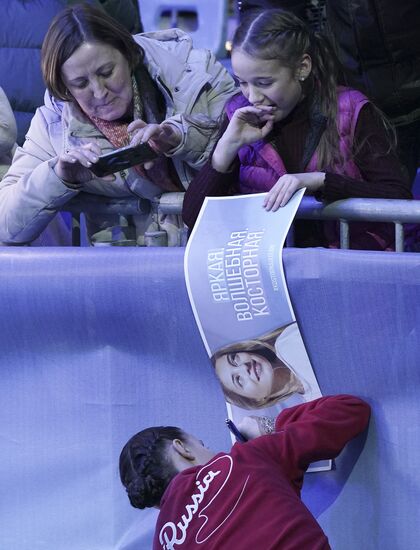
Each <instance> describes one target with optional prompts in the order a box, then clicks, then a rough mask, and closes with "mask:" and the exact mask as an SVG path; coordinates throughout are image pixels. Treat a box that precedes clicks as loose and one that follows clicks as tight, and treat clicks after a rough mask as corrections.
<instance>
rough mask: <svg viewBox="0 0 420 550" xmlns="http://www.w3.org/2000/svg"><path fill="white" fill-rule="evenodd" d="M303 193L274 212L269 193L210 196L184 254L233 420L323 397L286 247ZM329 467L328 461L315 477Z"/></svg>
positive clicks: (206, 342)
mask: <svg viewBox="0 0 420 550" xmlns="http://www.w3.org/2000/svg"><path fill="white" fill-rule="evenodd" d="M303 193H304V190H303V189H301V190H299V191H298V192H296V193H295V195H294V196H293V197H292V199H291V200H290V201H289V202H288V203H287V204H286V206H284V207H282V208H281V209H280V210H278V211H277V212H275V213H273V212H267V211H266V210H265V209H264V208H263V206H262V203H263V197H264V195H265V194H263V193H261V194H254V195H241V196H235V197H207V198H206V199H205V201H204V204H203V206H202V208H201V211H200V214H199V216H198V219H197V222H196V224H195V226H194V229H193V231H192V234H191V236H190V239H189V241H188V243H187V248H186V251H185V261H184V268H185V278H186V284H187V290H188V294H189V298H190V302H191V306H192V309H193V312H194V316H195V320H196V322H197V325H198V328H199V331H200V334H201V337H202V339H203V342H204V345H205V347H206V350H207V353H208V355H209V358H210V367H209V368H213V369H214V372H215V375H216V376H217V378H218V379H219V382H220V385H221V389H222V391H223V394H224V397H225V401H226V406H227V411H228V416H229V418H230V419H231V420H232V421H233V422H234V423H235V424H236V425H238V424H239V423H240V422H241V420H242V419H243V417H244V416H249V415H254V416H264V417H276V416H277V415H278V414H279V413H280V412H281V410H282V409H284V408H286V407H290V406H292V405H297V404H299V403H304V402H307V401H311V400H313V399H316V398H318V397H321V395H322V394H321V390H320V388H319V385H318V382H317V380H316V377H315V373H314V371H313V368H312V365H311V362H310V360H309V357H308V354H307V352H306V348H305V345H304V342H303V340H302V336H301V333H300V330H299V327H298V325H297V322H296V317H295V314H294V312H293V308H292V304H291V301H290V297H289V293H288V289H287V285H286V279H285V276H284V271H283V264H282V250H283V245H284V242H285V239H286V236H287V233H288V231H289V229H290V225H291V223H292V221H293V218H294V216H295V214H296V211H297V208H298V206H299V203H300V201H301V199H302V196H303ZM330 468H331V461H322V462H319V463H315V464H313V465H311V468H310V470H311V471H317V470H326V469H330Z"/></svg>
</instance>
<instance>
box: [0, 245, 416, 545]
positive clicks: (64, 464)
mask: <svg viewBox="0 0 420 550" xmlns="http://www.w3.org/2000/svg"><path fill="white" fill-rule="evenodd" d="M284 263H285V271H286V276H287V280H288V283H289V288H290V292H291V298H292V302H293V305H294V307H295V311H296V315H297V318H298V320H299V321H300V323H301V328H302V333H303V336H304V338H305V339H306V342H307V346H308V351H309V355H310V356H311V359H312V362H313V365H314V368H315V371H316V374H317V376H318V380H319V382H320V385H321V388H322V390H323V392H324V393H325V394H327V393H338V392H349V393H355V394H357V395H360V396H361V397H364V398H365V399H367V400H368V401H369V402H370V404H371V405H372V407H373V418H372V422H371V426H370V429H369V432H368V436H367V441H366V444H365V446H364V448H363V445H364V439H363V438H359V439H358V440H356V441H355V442H353V443H352V444H351V445H350V446H349V447H348V448H347V449H346V450H345V451H344V452H343V453H342V455H341V456H340V457H339V458H338V459H337V461H336V469H335V470H334V471H332V472H326V473H321V474H310V475H308V476H307V479H306V487H305V489H304V499H305V501H306V502H307V503H308V506H309V507H310V508H311V510H312V511H313V512H314V513H315V515H316V516H317V517H318V520H319V521H320V523H321V525H322V526H323V527H324V528H325V530H326V532H327V534H328V536H329V537H330V541H331V545H332V547H333V548H335V549H338V550H354V549H355V548H363V550H377V549H378V548H381V549H384V550H395V549H399V548H401V549H404V550H406V549H411V548H413V549H414V548H417V547H419V543H418V540H417V539H418V538H419V533H420V527H419V522H418V521H416V520H417V519H419V517H418V516H419V512H418V502H419V488H420V473H419V466H420V459H419V447H420V428H419V426H420V413H419V405H418V389H419V387H420V375H419V369H418V365H419V360H418V356H419V353H418V350H419V344H418V342H419V337H418V330H419V328H418V327H419V326H420V255H418V254H406V255H400V254H391V253H388V254H387V253H366V252H351V251H350V252H349V251H329V250H315V249H314V250H297V249H291V250H285V253H284ZM0 277H1V285H0V307H1V315H0V346H1V350H2V355H1V363H0V388H1V390H0V392H1V393H0V396H1V397H0V441H1V458H0V486H1V488H2V497H1V499H0V548H2V549H5V550H34V549H37V550H38V549H39V550H51V549H52V548H54V549H58V550H76V549H77V550H117V549H118V550H134V549H137V550H143V549H147V548H150V544H151V537H152V533H153V524H154V520H155V513H156V512H155V511H145V512H141V511H139V510H134V509H132V508H131V507H130V506H129V503H128V499H127V498H126V496H125V494H124V491H123V489H122V487H121V486H120V483H119V479H118V455H119V452H120V449H121V447H122V445H123V444H124V443H125V442H126V440H127V439H128V437H130V436H131V435H132V434H133V433H135V432H136V431H138V430H139V429H141V428H143V427H145V426H148V425H150V424H178V425H181V426H182V427H184V428H185V429H186V430H187V431H191V432H193V433H196V434H197V435H199V436H200V437H201V438H202V439H204V440H205V442H206V443H207V444H208V445H209V446H210V447H213V448H215V449H228V448H229V445H230V437H229V435H228V433H227V430H226V429H225V427H224V422H223V419H224V418H225V405H224V401H223V399H222V396H221V392H220V391H219V387H218V384H217V382H216V379H215V377H214V375H213V373H212V371H211V367H210V366H209V362H208V358H207V355H206V352H205V350H204V346H203V345H202V342H201V339H200V336H199V333H198V330H197V329H196V326H195V322H194V319H193V315H192V312H191V309H190V305H189V302H188V297H187V293H186V289H185V284H184V278H183V249H167V248H163V249H162V248H155V249H133V248H130V249H128V248H126V249H124V248H122V249H120V248H112V247H110V248H108V247H107V248H103V249H102V248H101V249H84V248H83V249H77V248H76V249H74V248H67V249H62V248H61V249H58V248H57V249H35V248H25V249H22V248H20V249H15V248H3V249H0ZM360 453H361V454H360ZM359 454H360V457H359Z"/></svg>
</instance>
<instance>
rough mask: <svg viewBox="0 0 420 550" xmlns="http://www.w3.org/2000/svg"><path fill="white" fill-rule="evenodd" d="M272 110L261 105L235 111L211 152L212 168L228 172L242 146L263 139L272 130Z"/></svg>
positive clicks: (272, 108)
mask: <svg viewBox="0 0 420 550" xmlns="http://www.w3.org/2000/svg"><path fill="white" fill-rule="evenodd" d="M273 110H274V107H268V106H263V105H262V106H260V107H253V106H249V107H241V108H240V109H237V110H236V111H235V112H234V114H233V116H232V118H231V120H230V121H229V124H228V127H227V128H226V130H225V132H224V133H223V135H222V137H221V138H220V139H219V141H218V143H217V145H216V148H215V150H214V152H213V156H212V161H211V162H212V166H213V168H214V169H215V170H218V171H219V172H228V171H229V168H230V166H231V165H232V162H233V160H234V159H235V157H236V155H237V154H238V151H239V149H240V148H241V147H242V146H243V145H247V144H248V143H254V142H255V141H258V140H259V139H263V138H265V137H266V136H267V135H268V134H269V133H270V132H271V130H272V129H273V124H274V115H273V114H272V113H273Z"/></svg>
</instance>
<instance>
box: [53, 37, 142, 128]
mask: <svg viewBox="0 0 420 550" xmlns="http://www.w3.org/2000/svg"><path fill="white" fill-rule="evenodd" d="M61 71H62V75H63V81H64V84H65V85H66V86H67V88H68V90H69V92H70V93H71V95H72V96H73V98H74V99H75V100H76V101H77V103H78V104H79V106H80V108H81V109H82V110H83V111H84V112H85V113H86V114H87V115H88V116H96V117H99V118H102V119H103V120H116V119H118V118H121V117H123V116H124V115H125V114H127V112H128V111H129V109H130V107H131V101H132V99H133V88H132V84H131V70H130V66H129V64H128V61H127V60H126V59H125V57H124V56H123V55H122V53H121V52H120V51H118V50H117V49H116V48H113V47H112V46H110V45H109V44H101V43H98V42H92V43H89V42H85V43H83V44H82V45H81V46H79V47H78V48H77V50H76V51H75V52H74V53H73V55H71V56H70V57H69V58H68V59H67V61H66V62H65V63H63V66H62V68H61Z"/></svg>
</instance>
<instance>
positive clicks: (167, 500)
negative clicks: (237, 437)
mask: <svg viewBox="0 0 420 550" xmlns="http://www.w3.org/2000/svg"><path fill="white" fill-rule="evenodd" d="M369 411H370V409H369V406H368V405H367V404H366V403H365V402H364V401H362V400H360V399H358V398H356V397H351V396H348V395H340V396H336V397H322V398H320V399H317V400H315V401H311V402H309V403H305V404H303V405H297V406H296V407H290V408H289V409H285V410H284V411H282V412H281V413H280V415H279V416H278V418H277V420H276V432H275V433H273V434H271V435H266V436H263V437H259V438H257V439H254V440H252V441H249V442H247V443H236V444H235V445H234V446H233V447H232V450H231V452H230V453H219V454H217V455H216V456H215V457H214V458H213V459H212V460H211V461H210V462H208V463H207V464H205V465H204V466H197V467H193V468H189V469H187V470H184V471H182V472H181V473H180V474H178V475H177V476H176V477H175V478H174V479H173V480H172V481H171V483H170V484H169V486H168V488H167V489H166V491H165V493H164V495H163V498H162V501H161V510H160V514H159V518H158V521H157V525H156V531H155V538H154V543H153V548H154V550H158V549H165V550H172V549H173V550H178V548H179V549H184V550H194V549H197V550H198V549H201V550H202V549H205V550H224V549H228V548H232V549H236V548H238V549H240V550H256V549H261V550H280V549H281V550H292V549H293V550H306V549H307V550H327V549H329V548H330V546H329V544H328V539H327V537H326V536H325V534H324V533H323V531H322V529H321V528H320V526H319V525H318V523H317V522H316V520H315V518H314V517H313V516H312V514H311V513H310V512H309V510H308V509H307V508H306V506H305V505H304V504H303V502H302V501H301V499H300V489H301V487H302V483H303V475H304V473H305V471H306V469H307V467H308V465H309V464H310V463H311V462H314V461H317V460H322V459H327V458H334V457H336V456H337V455H338V454H339V453H340V451H341V450H342V449H343V447H344V446H345V444H346V443H347V442H348V441H349V440H350V439H352V438H353V437H355V436H356V435H357V434H359V433H360V432H361V431H362V430H364V428H365V427H366V425H367V423H368V419H369Z"/></svg>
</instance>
